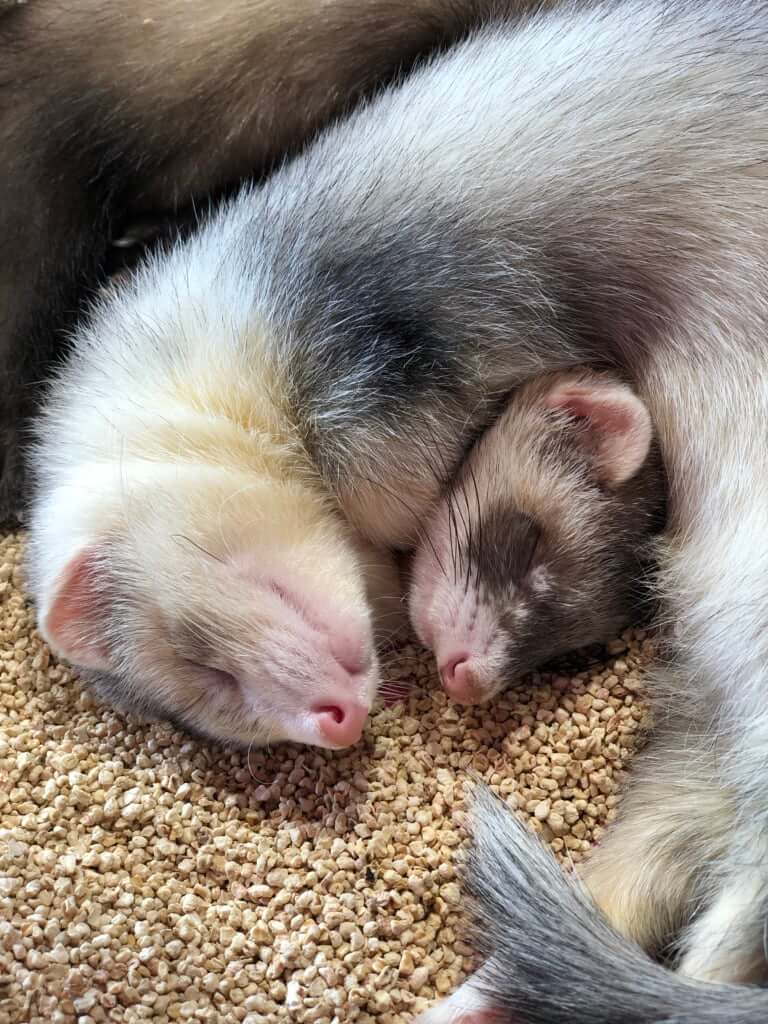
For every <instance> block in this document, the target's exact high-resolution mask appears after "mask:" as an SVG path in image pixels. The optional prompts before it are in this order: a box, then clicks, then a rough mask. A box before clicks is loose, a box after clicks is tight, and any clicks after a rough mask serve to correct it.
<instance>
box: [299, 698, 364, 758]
mask: <svg viewBox="0 0 768 1024" xmlns="http://www.w3.org/2000/svg"><path fill="white" fill-rule="evenodd" d="M312 714H313V715H314V716H315V720H316V722H317V727H318V729H319V731H320V735H321V736H322V738H323V739H324V740H325V741H326V742H327V745H328V746H331V747H351V746H352V744H353V743H357V741H358V740H359V739H360V737H361V736H362V734H363V726H364V725H365V721H366V719H367V718H368V708H366V707H363V705H362V704H354V703H352V702H351V701H341V700H340V701H336V702H335V703H334V704H320V705H318V706H316V707H314V708H312Z"/></svg>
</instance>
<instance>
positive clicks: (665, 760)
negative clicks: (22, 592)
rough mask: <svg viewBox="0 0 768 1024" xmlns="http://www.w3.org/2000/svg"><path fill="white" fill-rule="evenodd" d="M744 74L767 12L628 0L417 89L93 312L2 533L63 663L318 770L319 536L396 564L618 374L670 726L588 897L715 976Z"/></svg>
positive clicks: (745, 562)
mask: <svg viewBox="0 0 768 1024" xmlns="http://www.w3.org/2000/svg"><path fill="white" fill-rule="evenodd" d="M767 44H768V5H767V4H766V3H764V2H754V0H750V2H746V0H741V2H736V3H734V2H729V3H725V2H722V0H699V2H693V0H691V2H675V3H672V2H665V0H643V2H642V3H640V2H636V0H624V2H620V3H617V4H610V5H606V6H604V7H599V8H597V9H594V10H582V9H580V8H579V7H573V8H569V9H568V10H567V11H563V12H561V13H557V14H552V15H541V16H539V17H536V18H532V19H530V20H529V21H528V22H526V23H525V24H524V25H523V26H518V27H515V26H514V25H505V24H497V25H495V26H490V27H488V28H487V29H485V30H483V31H481V32H479V33H478V34H476V35H474V36H473V37H472V38H471V39H469V40H468V41H467V42H466V43H463V44H461V45H459V46H458V47H456V48H455V49H454V50H452V51H451V52H449V53H447V54H445V55H443V56H442V57H440V58H439V59H438V60H435V61H433V62H432V63H430V64H429V65H427V66H425V67H422V68H420V69H419V70H417V71H416V72H414V74H412V75H411V76H410V77H409V78H408V79H407V80H406V81H404V82H403V83H401V84H400V85H399V86H398V87H396V88H391V89H389V90H386V91H385V92H383V93H382V94H381V95H379V96H378V97H377V98H376V99H375V100H374V101H373V102H372V103H371V104H369V105H367V106H364V107H362V108H360V109H359V110H358V111H357V112H355V113H353V114H352V115H351V116H350V117H348V118H347V119H346V120H345V121H344V122H342V123H339V124H338V125H336V126H334V127H333V128H331V129H330V130H328V131H327V132H325V133H324V134H323V135H322V136H321V137H320V138H319V139H318V140H317V141H316V142H315V143H314V144H313V145H312V146H311V147H310V148H309V149H308V150H306V151H305V153H303V154H302V155H301V156H300V157H298V158H297V159H296V160H294V161H293V162H292V163H290V164H289V165H287V166H285V167H283V168H282V169H281V170H280V171H278V172H277V173H276V174H275V175H273V176H272V177H271V178H270V179H269V181H268V182H267V183H266V184H265V185H264V186H263V187H261V188H259V189H253V190H249V191H246V192H244V193H243V194H242V195H241V196H240V197H239V198H238V199H237V200H236V201H234V202H233V203H232V204H231V205H229V206H228V207H227V208H226V209H224V210H223V211H222V212H221V213H220V215H218V216H217V217H216V218H215V219H214V220H213V222H212V223H211V225H210V226H209V227H207V228H205V229H204V230H203V231H202V232H201V234H200V235H199V236H198V237H197V238H195V239H194V240H192V241H191V242H189V243H188V244H186V245H180V246H178V247H177V248H176V249H175V250H174V252H173V253H172V254H171V255H170V256H169V257H168V258H167V259H158V260H157V261H155V262H154V263H153V264H151V265H150V266H149V267H148V268H146V269H145V270H144V271H143V272H142V273H141V274H140V275H139V276H138V277H137V278H136V279H135V280H134V282H133V283H132V284H131V285H130V286H129V287H128V288H126V289H123V290H122V291H118V292H117V294H115V295H114V296H113V297H111V298H110V299H109V300H107V301H106V302H105V303H104V304H102V305H100V306H99V307H98V308H97V309H96V311H95V313H94V315H93V316H92V318H91V322H90V324H89V325H88V326H87V327H85V328H82V329H81V330H80V331H79V332H78V334H77V337H76V338H75V355H74V358H73V360H72V362H71V364H70V366H69V367H68V368H67V369H65V370H64V372H63V374H62V377H61V379H60V381H59V382H58V383H57V384H56V385H55V387H54V389H53V392H52V397H51V399H50V402H49V405H48V411H47V413H46V417H45V420H44V422H43V424H42V426H41V434H40V436H41V438H42V441H41V446H40V448H39V450H38V453H37V462H38V465H39V468H40V491H39V495H38V498H37V501H36V504H35V508H34V513H33V517H32V548H31V565H30V577H31V581H32V585H33V591H34V595H35V598H36V600H37V603H38V607H39V619H40V626H41V629H42V631H43V633H44V635H45V636H46V637H47V638H48V640H49V641H50V642H51V644H52V646H53V647H54V648H55V649H56V650H58V651H59V652H60V653H64V654H65V655H67V656H68V657H69V658H70V659H71V660H73V661H74V662H75V663H76V664H79V665H81V666H85V667H92V668H95V669H97V670H102V671H106V672H107V673H108V674H110V675H112V676H113V677H115V678H117V679H118V682H117V683H116V684H115V689H116V690H118V691H119V692H120V693H122V694H124V695H126V697H127V698H129V699H131V700H139V699H140V698H141V697H144V698H148V699H150V700H156V701H157V703H158V704H159V705H160V707H161V709H163V710H165V711H166V712H167V713H171V714H175V715H176V716H177V717H178V718H180V719H181V720H183V721H186V722H188V723H190V724H191V725H193V726H194V725H201V727H202V728H203V729H204V730H205V731H208V732H210V733H212V734H214V735H218V736H221V735H222V734H224V735H226V734H227V732H228V730H229V734H230V735H231V736H232V737H233V738H237V739H238V740H240V741H245V740H248V741H249V742H250V741H251V740H253V741H256V740H259V739H262V740H263V739H264V733H265V730H264V728H263V727H262V726H263V723H264V720H265V719H266V720H270V721H273V720H279V722H280V724H279V728H277V729H276V733H275V735H276V736H277V735H289V736H293V737H294V738H308V739H310V740H311V741H312V740H313V741H318V739H319V738H320V737H324V738H325V740H326V741H329V742H333V740H332V739H331V737H332V735H333V734H334V727H333V723H336V725H340V726H341V727H342V728H341V729H340V730H336V731H335V735H336V740H337V745H339V744H340V743H343V742H349V741H350V740H351V738H353V737H354V736H356V735H358V734H359V728H360V721H361V717H362V715H363V714H364V711H365V709H366V707H367V705H368V704H369V702H370V694H371V692H372V690H373V688H374V687H375V682H376V680H375V664H374V660H373V655H372V653H371V652H372V641H371V623H370V618H369V617H368V613H367V611H366V606H365V602H364V582H363V579H364V576H363V568H364V566H363V559H362V558H361V556H360V554H359V552H358V550H356V548H355V541H354V536H353V534H352V533H351V532H349V531H350V527H351V528H352V529H355V530H357V531H358V533H359V535H360V536H362V537H364V538H365V539H366V541H367V542H369V543H371V544H373V545H374V546H378V547H397V546H407V545H409V544H412V543H413V542H414V539H415V536H416V533H417V531H418V528H419V525H420V523H421V521H422V520H424V518H425V516H426V515H427V513H428V512H429V509H430V508H431V507H432V505H433V504H434V502H435V501H436V500H437V499H438V498H439V496H440V494H441V493H442V491H443V488H444V485H445V484H446V482H447V481H448V480H449V479H450V478H451V477H452V476H453V475H454V474H455V472H456V471H457V469H458V466H459V464H460V463H461V460H462V458H463V456H464V454H465V453H466V451H467V450H468V448H469V447H470V445H471V443H472V441H473V440H474V439H475V438H476V437H477V435H478V433H479V432H480V431H481V430H482V429H483V428H484V427H485V426H487V425H488V424H489V423H490V422H491V421H492V420H493V418H494V416H495V415H496V413H497V412H498V409H499V407H500V405H501V404H502V402H503V399H504V398H505V397H506V396H507V395H508V394H509V393H510V392H511V391H513V390H514V389H515V388H516V387H518V386H519V385H520V384H521V383H523V382H524V381H525V380H527V379H529V378H531V377H534V376H537V375H539V374H541V373H555V372H561V371H564V370H567V369H569V368H572V367H576V366H584V365H590V366H594V367H596V368H598V369H609V370H610V369H613V370H617V371H618V372H620V374H621V375H622V376H623V377H624V378H625V379H626V380H627V381H628V383H629V384H630V385H631V387H632V389H633V392H634V393H636V394H637V396H638V397H639V398H640V400H641V402H642V403H643V404H644V406H645V407H646V408H647V410H648V412H649V414H650V419H651V422H652V423H653V425H654V427H655V430H656V435H657V438H658V443H659V449H660V452H661V456H662V459H663V462H664V465H665V469H666V472H667V476H668V486H669V503H668V516H667V529H666V533H665V540H664V543H663V545H662V546H661V549H660V557H659V583H658V593H659V597H660V599H661V600H662V602H663V611H662V621H663V622H666V623H669V624H670V625H671V626H673V627H674V628H671V629H670V630H669V637H668V639H669V644H668V649H667V650H666V651H665V659H664V664H663V666H662V667H660V669H659V670H658V672H657V674H656V677H655V679H654V685H655V686H656V688H657V690H658V691H659V693H660V694H662V693H664V692H668V693H669V694H671V695H672V697H671V698H670V703H669V704H667V705H666V706H665V705H661V707H662V711H661V712H660V714H659V719H660V725H661V728H660V729H659V730H658V732H657V737H656V740H655V742H654V744H653V745H652V748H651V753H649V754H648V755H647V757H646V761H645V764H646V767H645V769H641V770H640V771H639V773H637V778H636V781H635V784H634V788H633V791H632V792H630V794H629V796H628V798H627V799H626V801H625V804H624V809H623V813H622V815H621V818H620V821H619V823H618V825H617V827H616V828H615V829H614V830H612V831H611V833H609V835H608V836H607V837H606V839H605V841H604V842H603V844H602V845H601V847H600V849H599V850H598V852H597V855H596V856H595V857H594V858H592V860H591V861H590V863H589V868H588V872H587V880H588V884H589V886H590V888H591V891H592V892H593V894H594V895H595V897H596V899H597V901H598V903H599V905H600V906H601V908H602V909H603V910H604V911H605V912H606V914H607V915H608V917H609V919H610V920H611V921H612V922H613V923H614V924H616V925H617V926H618V927H619V929H620V930H621V931H623V932H625V933H626V934H628V935H630V936H631V937H633V938H635V939H637V941H639V942H640V943H641V944H643V945H645V946H646V947H648V948H651V947H659V946H665V945H666V944H667V943H668V942H669V941H670V938H671V936H672V935H674V934H676V933H677V932H678V931H679V930H680V929H683V934H682V938H681V939H680V941H679V945H678V953H679V956H678V960H679V964H680V969H681V970H682V971H683V973H686V974H689V975H696V976H699V977H706V978H710V979H713V980H720V981H737V980H742V981H743V980H749V979H751V978H753V977H757V976H759V975H761V974H762V972H763V971H764V967H765V957H764V953H763V934H764V927H765V920H766V916H767V914H766V911H767V908H768V815H767V814H766V808H765V799H764V788H765V782H766V773H767V772H768V705H767V704H766V686H767V684H768V680H767V679H766V674H767V673H768V651H767V650H766V646H767V645H768V639H767V638H768V632H767V631H766V629H765V618H766V612H765V609H766V607H768V543H765V540H766V518H765V509H766V507H768V446H767V445H766V437H767V435H768V376H767V375H766V372H765V370H766V360H767V359H768V356H767V354H766V351H765V343H764V338H765V334H766V329H767V328H768V301H767V300H766V295H765V281H766V278H767V277H768V164H767V163H766V160H765V157H766V154H767V153H768V117H767V116H766V115H767V114H768V45H767ZM257 380H258V381H259V383H254V382H255V381H257ZM252 389H253V391H254V393H251V390H252ZM273 455H274V456H275V457H274V458H273ZM270 460H272V461H270ZM265 467H267V468H266V470H265ZM249 492H250V495H249ZM249 497H250V500H249ZM329 500H330V502H331V504H330V505H329V504H328V502H329ZM262 508H263V509H264V513H262V511H261V510H262ZM291 524H295V525H297V526H298V529H297V530H296V531H292V530H291V529H290V525H291ZM347 524H349V525H347ZM176 541H178V543H175V542H176ZM368 557H369V555H364V556H363V558H368ZM370 557H373V554H372V553H371V554H370ZM205 559H210V561H205ZM148 565H149V566H150V567H151V570H152V571H151V572H148V571H147V566H148ZM214 567H215V568H214ZM179 581H181V585H180V583H179ZM209 581H211V582H210V583H209ZM209 586H210V587H211V589H210V590H209V589H208V588H209ZM214 597H215V598H216V600H214V599H213V598H214ZM219 597H221V598H222V599H223V598H226V599H227V600H228V601H231V602H232V603H230V604H227V603H226V602H223V601H222V603H221V604H219V603H218V599H219ZM189 662H192V663H193V664H192V666H191V669H190V666H189V664H188V663H189ZM320 664H322V666H323V668H322V670H321V671H318V670H315V669H310V668H309V667H308V666H310V665H311V666H314V665H320ZM185 671H186V675H185ZM190 672H192V673H197V675H196V676H195V679H196V683H195V685H194V686H193V687H191V688H190V683H189V679H190ZM293 672H296V679H297V680H298V683H297V684H296V685H295V686H293V687H292V688H291V687H290V686H289V681H290V679H291V678H292V676H291V673H293ZM313 673H314V674H313ZM217 680H219V681H221V682H222V683H223V685H224V686H226V687H228V691H227V692H228V695H229V696H228V699H227V700H225V698H224V696H223V694H222V690H219V689H217V688H216V686H217V683H216V681H217ZM286 694H288V696H286ZM184 700H187V701H188V703H187V704H185V703H184ZM286 708H287V709H288V710H287V711H286V710H285V709H286ZM665 708H666V709H667V710H664V709H665ZM273 712H275V714H274V715H273V714H272V713H273ZM270 716H272V717H271V718H270ZM281 716H282V717H281ZM331 720H333V722H332V721H331ZM260 722H261V723H262V724H261V725H260V724H259V723H260ZM345 723H346V724H345ZM350 723H351V724H350ZM713 723H714V727H713ZM269 731H270V730H269V729H267V730H266V732H269ZM249 737H250V739H249ZM692 912H693V913H694V914H695V916H694V917H693V920H691V915H692Z"/></svg>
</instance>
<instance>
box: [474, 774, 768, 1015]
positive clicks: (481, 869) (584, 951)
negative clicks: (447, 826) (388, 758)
mask: <svg viewBox="0 0 768 1024" xmlns="http://www.w3.org/2000/svg"><path fill="white" fill-rule="evenodd" d="M473 802H474V807H473V825H472V833H473V842H472V845H471V847H470V851H469V853H468V857H467V861H466V866H465V887H466V891H467V893H468V895H469V897H470V899H471V901H472V903H471V906H472V915H473V923H474V931H475V944H476V947H477V948H478V950H479V952H481V953H482V954H483V955H484V957H485V960H486V964H485V967H484V968H483V970H482V971H480V972H479V974H478V975H477V976H476V977H475V979H473V982H472V984H473V987H477V989H478V990H479V991H481V992H482V994H483V996H484V997H485V999H484V1001H485V1000H487V1002H488V1003H489V1004H490V1005H491V1006H493V1007H496V1008H498V1009H499V1010H500V1011H502V1013H503V1015H504V1017H505V1018H506V1016H507V1014H508V1015H509V1019H510V1020H511V1021H515V1022H518V1021H519V1022H520V1024H715V1022H717V1024H726V1022H727V1024H758V1022H760V1024H764V1022H768V990H765V989H761V988H756V987H748V986H731V985H713V984H707V983H704V982H696V981H692V980H690V979H687V978H684V977H682V976H681V975H679V974H675V973H673V972H672V971H669V970H667V969H666V968H664V967H662V966H661V965H660V964H657V963H655V962H654V961H653V960H651V959H649V958H648V957H647V956H646V955H645V953H643V952H642V950H641V949H639V947H637V946H636V945H634V944H633V943H631V942H629V941H628V940H627V939H625V938H623V937H622V936H621V935H619V934H618V933H617V932H616V931H614V929H613V928H611V926H610V925H609V924H608V923H607V921H606V920H605V919H604V918H603V917H602V915H601V914H600V912H599V911H598V910H597V908H596V907H595V906H594V904H593V903H592V901H591V900H590V898H589V895H588V894H587V892H586V891H585V890H584V889H583V887H582V886H580V885H579V883H578V881H577V880H575V879H574V878H569V877H568V876H567V875H566V874H565V873H564V872H563V871H562V870H561V868H560V866H559V864H558V863H557V861H556V860H555V858H554V857H553V856H552V855H551V854H550V852H549V851H548V850H547V849H546V847H545V846H544V844H543V843H541V842H540V841H539V840H538V839H537V838H536V837H535V836H534V835H533V834H532V833H531V832H530V831H529V830H528V829H527V828H526V827H525V826H524V825H522V824H521V823H520V822H519V821H518V820H517V818H516V817H515V815H514V814H513V813H512V812H511V811H510V810H509V809H508V808H507V807H506V806H505V805H504V804H503V803H502V802H501V801H500V800H498V799H497V798H496V797H494V796H493V795H492V794H491V793H490V791H489V790H488V789H486V788H485V787H484V786H478V787H477V790H476V792H475V796H474V801H473Z"/></svg>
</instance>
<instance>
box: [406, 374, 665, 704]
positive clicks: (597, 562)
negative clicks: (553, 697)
mask: <svg viewBox="0 0 768 1024" xmlns="http://www.w3.org/2000/svg"><path fill="white" fill-rule="evenodd" d="M665 493H666V485H665V481H664V474H663V467H662V465H661V460H660V458H659V453H658V450H657V449H656V447H655V445H654V443H653V428H652V424H651V421H650V416H649V414H648V411H647V409H646V407H645V405H644V403H643V402H642V401H641V400H640V399H639V398H638V397H637V396H636V395H635V394H634V393H633V392H632V390H631V389H630V388H629V387H628V386H627V385H626V384H625V383H624V382H623V381H621V380H620V379H619V378H617V377H616V376H615V375H609V374H596V373H592V372H589V371H585V370H579V371H575V372H561V373H559V374H553V375H545V376H544V377H540V378H535V379H534V380H532V381H531V382H529V383H527V384H525V385H524V386H523V387H522V388H521V389H520V390H519V391H518V392H517V394H515V395H514V396H513V397H512V398H511V400H510V402H509V405H508V406H507V407H506V409H505V410H504V411H503V412H502V413H501V414H500V416H499V418H498V419H497V420H496V422H495V423H494V424H493V425H492V426H491V427H489V428H488V430H487V431H486V432H485V433H484V435H483V436H482V437H481V439H480V440H479V441H478V442H477V444H476V445H475V446H474V448H473V449H472V450H471V451H470V453H469V454H468V456H467V458H466V459H465V461H464V463H463V465H462V467H461V469H460V470H459V473H458V476H457V478H456V479H455V480H454V481H453V482H452V484H451V487H450V488H449V490H448V492H447V493H446V495H445V498H444V499H443V500H441V502H440V503H439V504H438V507H437V508H436V510H435V511H434V512H433V513H432V515H431V516H430V517H429V519H428V521H427V523H426V524H425V526H424V528H423V531H422V537H421V539H420V542H419V545H418V547H417V550H416V554H415V556H414V559H413V565H412V580H411V584H410V594H409V605H410V618H411V622H412V624H413V626H414V629H415V631H416V634H417V636H418V637H419V639H420V640H421V641H422V643H423V644H424V646H425V647H429V648H430V649H431V650H433V651H434V652H435V655H436V658H437V663H438V666H439V671H440V677H441V680H442V683H443V686H444V688H445V690H446V692H447V693H448V694H449V695H450V696H451V697H452V699H454V700H455V701H457V702H458V703H461V704H476V703H481V702H483V701H487V700H489V699H490V698H492V697H493V696H494V695H495V694H496V693H498V692H499V690H501V689H503V688H504V687H505V686H507V685H508V684H509V683H510V682H512V681H514V680H515V679H518V678H519V677H520V676H521V675H522V674H524V673H525V672H528V671H530V670H531V669H533V668H536V667H537V666H539V665H540V664H542V663H543V662H545V661H548V660H550V659H552V658H554V657H555V656H556V655H559V654H564V653H565V652H567V651H570V650H573V649H574V648H576V647H578V646H580V645H586V644H591V643H598V642H605V641H607V640H609V639H612V638H613V637H615V636H617V635H618V634H619V632H620V631H621V630H622V629H623V628H624V627H626V626H627V625H629V624H630V623H637V622H641V621H643V620H644V619H646V618H647V617H648V616H649V615H650V613H651V610H652V608H651V606H650V602H651V600H652V594H653V587H652V567H653V562H654V552H655V541H656V538H657V536H658V535H659V534H660V531H661V530H662V528H663V526H664V521H665V518H664V497H665Z"/></svg>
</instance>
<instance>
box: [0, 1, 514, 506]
mask: <svg viewBox="0 0 768 1024" xmlns="http://www.w3.org/2000/svg"><path fill="white" fill-rule="evenodd" d="M491 6H493V4H492V3H491V2H489V0H330V2H324V3H317V2H313V0H226V2H221V0H192V2H187V0H183V2H182V0H168V2H159V0H148V2H144V3H142V5H141V7H140V8H135V7H133V6H131V5H128V6H126V5H125V4H123V3H119V2H116V0H80V2H78V3H77V4H75V5H60V4H56V3H53V2H50V0H34V2H30V3H18V4H16V3H13V2H9V3H5V4H0V154H2V155H0V379H1V380H2V382H3V405H2V410H1V411H0V522H2V521H4V520H5V519H7V518H8V517H9V516H11V515H16V514H18V513H19V510H20V509H21V507H22V505H23V500H22V499H23V497H24V487H23V479H22V461H21V448H20V444H21V440H22V438H23V436H24V432H25V427H24V425H25V421H26V418H27V416H28V415H29V414H30V413H31V412H32V411H33V410H34V409H35V407H36V404H37V399H38V398H39V382H40V380H41V379H42V378H43V377H44V376H45V374H46V371H47V367H48V365H49V363H50V361H51V359H53V358H54V357H56V356H57V355H60V354H61V352H62V350H63V348H64V341H65V335H66V332H67V331H68V329H70V328H71V326H72V324H73V322H74V318H75V316H76V314H77V312H78V309H79V308H80V307H81V306H82V302H83V299H84V298H85V297H86V296H87V293H88V290H89V289H90V290H92V288H93V286H94V285H96V284H97V283H98V281H99V278H100V276H101V275H102V273H103V270H104V267H105V264H106V262H107V259H108V256H109V248H108V247H109V240H110V237H116V236H119V235H120V234H121V233H124V232H125V231H126V229H127V230H128V234H129V235H130V234H132V233H133V234H137V233H136V232H131V230H130V228H131V224H132V223H133V222H134V221H135V220H140V221H146V220H147V219H148V220H149V221H150V222H152V221H154V220H157V219H163V218H165V217H170V218H172V219H173V218H175V217H176V216H177V215H178V214H179V211H180V210H184V209H185V208H187V207H189V206H190V205H191V204H197V206H198V207H200V206H202V207H204V206H205V204H206V203H207V202H208V198H209V196H210V195H211V194H212V193H213V194H221V193H222V192H224V191H226V190H228V189H231V188H232V187H233V186H235V185H236V184H237V182H238V181H239V180H240V179H242V178H246V177H257V176H260V175H263V174H264V173H265V172H266V171H268V170H269V169H270V168H271V167H272V166H274V165H275V164H277V163H279V162H280V161H281V160H282V159H283V158H284V157H285V155H286V154H288V153H290V152H293V151H295V150H296V149H297V148H298V147H300V146H301V145H302V144H303V143H305V142H306V141H307V139H309V138H310V137H311V136H312V134H313V133H314V132H315V131H317V129H318V128H319V127H321V126H322V125H323V124H325V123H327V122H328V121H329V120H331V118H333V117H335V116H337V115H338V114H340V113H341V112H342V111H343V110H344V109H345V108H346V107H347V106H349V105H350V104H351V103H352V102H353V101H354V100H355V99H356V98H357V97H359V96H360V95H361V94H363V93H365V92H368V91H370V90H371V89H372V88H373V87H374V86H376V85H377V84H379V83H381V82H383V81H386V80H391V79H392V78H393V77H394V76H395V75H396V74H397V73H398V72H400V71H403V70H407V68H408V67H409V66H410V65H411V64H412V63H413V61H414V60H415V59H416V58H417V57H418V56H420V55H423V54H424V53H426V52H428V51H430V50H432V49H434V48H436V47H438V46H440V45H442V44H445V43H447V42H450V41H452V40H455V39H456V38H458V37H459V36H460V35H461V34H462V33H465V32H466V31H467V30H468V28H469V27H470V26H471V25H473V24H475V23H476V22H477V21H478V20H479V19H480V18H481V17H482V16H483V15H484V14H486V13H487V10H488V9H489V8H490V7H491ZM505 6H506V7H507V8H508V9H510V10H513V11H514V10H515V9H516V8H517V9H523V8H524V7H525V6H526V3H525V0H520V2H519V3H515V2H514V0H510V2H509V3H508V4H505ZM140 234H141V232H139V233H138V235H139V236H140Z"/></svg>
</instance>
